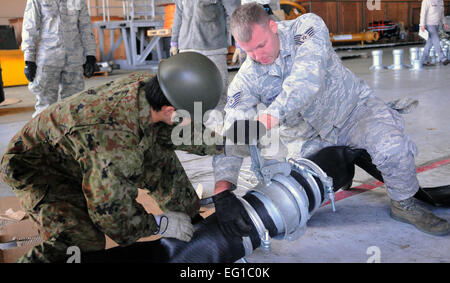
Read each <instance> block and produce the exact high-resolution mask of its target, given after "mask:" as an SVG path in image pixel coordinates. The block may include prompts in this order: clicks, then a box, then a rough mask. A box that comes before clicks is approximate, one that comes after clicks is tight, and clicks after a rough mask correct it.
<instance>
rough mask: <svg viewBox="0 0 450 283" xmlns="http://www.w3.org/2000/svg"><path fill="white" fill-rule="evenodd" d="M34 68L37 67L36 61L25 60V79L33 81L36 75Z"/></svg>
mask: <svg viewBox="0 0 450 283" xmlns="http://www.w3.org/2000/svg"><path fill="white" fill-rule="evenodd" d="M36 69H37V66H36V63H34V62H31V61H25V69H24V73H25V77H27V80H28V81H29V82H30V83H31V82H32V81H34V77H35V76H36Z"/></svg>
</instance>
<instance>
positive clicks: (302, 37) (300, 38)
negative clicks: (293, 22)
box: [294, 27, 315, 45]
mask: <svg viewBox="0 0 450 283" xmlns="http://www.w3.org/2000/svg"><path fill="white" fill-rule="evenodd" d="M314 33H315V32H314V28H313V27H310V28H309V29H307V30H306V31H305V33H302V34H297V35H294V41H295V44H297V45H302V44H303V43H305V41H307V40H308V39H310V38H311V37H313V36H314Z"/></svg>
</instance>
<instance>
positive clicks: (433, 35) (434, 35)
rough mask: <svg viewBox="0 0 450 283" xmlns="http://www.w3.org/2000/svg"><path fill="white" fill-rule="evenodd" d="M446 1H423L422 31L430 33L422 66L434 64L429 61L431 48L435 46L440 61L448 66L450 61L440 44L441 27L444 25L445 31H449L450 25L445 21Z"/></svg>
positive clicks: (421, 11)
mask: <svg viewBox="0 0 450 283" xmlns="http://www.w3.org/2000/svg"><path fill="white" fill-rule="evenodd" d="M444 10H445V9H444V1H443V0H423V1H422V7H421V9H420V29H421V30H422V31H425V30H427V31H428V39H427V43H426V44H425V48H424V50H423V54H422V58H421V61H422V64H423V65H424V66H431V65H432V64H431V63H430V62H429V61H428V59H429V58H428V57H429V54H430V49H431V46H432V45H434V49H435V50H436V52H437V54H438V56H439V61H440V62H441V63H442V64H444V65H447V64H448V63H449V61H448V60H447V58H445V57H444V53H443V52H442V49H441V45H440V43H439V34H438V31H439V26H440V25H442V24H444V25H445V29H446V30H447V29H448V23H446V21H445V15H444Z"/></svg>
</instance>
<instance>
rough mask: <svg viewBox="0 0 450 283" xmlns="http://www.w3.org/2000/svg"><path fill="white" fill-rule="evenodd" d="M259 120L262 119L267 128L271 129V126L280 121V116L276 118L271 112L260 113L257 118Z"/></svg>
mask: <svg viewBox="0 0 450 283" xmlns="http://www.w3.org/2000/svg"><path fill="white" fill-rule="evenodd" d="M256 120H258V121H260V122H261V123H263V124H264V126H265V127H266V129H267V130H268V131H269V130H270V129H271V128H273V127H276V126H277V125H278V124H279V123H280V121H279V120H278V118H275V117H274V116H271V115H269V114H262V115H259V116H258V118H257V119H256Z"/></svg>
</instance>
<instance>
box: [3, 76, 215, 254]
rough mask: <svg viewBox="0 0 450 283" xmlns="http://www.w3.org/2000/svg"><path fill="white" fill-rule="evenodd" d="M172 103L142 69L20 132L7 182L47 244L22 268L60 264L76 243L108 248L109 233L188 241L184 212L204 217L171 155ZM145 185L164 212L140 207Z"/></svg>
mask: <svg viewBox="0 0 450 283" xmlns="http://www.w3.org/2000/svg"><path fill="white" fill-rule="evenodd" d="M218 96H219V95H217V97H218ZM167 105H170V103H169V102H168V101H167V99H166V98H165V97H164V95H163V94H162V91H161V89H160V87H159V83H158V80H157V79H156V77H154V78H152V76H151V75H149V74H145V73H135V74H132V75H130V76H128V77H125V78H123V79H120V80H118V81H116V82H110V83H107V84H105V85H102V86H99V87H95V88H91V89H89V90H87V91H84V92H82V93H80V94H77V95H74V96H72V97H70V98H68V99H66V100H65V101H64V102H59V103H56V104H53V105H51V106H49V107H48V108H47V109H46V110H44V111H43V112H42V113H40V114H39V115H38V116H37V117H35V118H34V119H32V120H31V121H30V122H29V123H28V124H26V125H25V126H24V127H23V129H22V130H21V131H20V132H19V133H17V134H16V135H15V137H14V138H13V139H12V140H11V142H10V144H9V146H8V148H7V150H6V153H5V155H4V156H3V159H2V163H1V173H2V177H3V179H4V181H5V182H6V183H8V184H9V185H10V186H11V187H12V188H13V190H14V192H15V193H16V195H17V197H18V198H19V199H20V201H21V203H22V205H23V207H24V209H25V210H26V212H27V213H28V214H29V215H30V217H31V219H32V220H33V221H34V222H36V223H37V224H38V225H39V227H40V232H41V236H42V237H43V239H44V242H43V244H41V245H39V246H36V247H34V248H33V249H32V250H30V252H29V253H28V254H27V255H26V256H24V257H22V258H21V259H20V260H19V261H20V262H49V261H50V262H52V261H58V260H61V257H64V255H65V254H66V251H67V248H68V247H70V246H78V247H79V248H80V250H81V251H82V252H88V251H97V250H101V249H104V248H105V234H106V235H108V236H109V237H110V238H111V239H113V240H114V241H115V242H117V243H118V244H120V245H129V244H132V243H134V242H135V241H136V240H138V239H139V238H142V237H147V236H150V235H154V234H162V236H163V237H175V238H178V239H180V240H185V241H187V240H189V239H190V237H191V236H192V233H193V226H192V224H191V218H189V217H188V216H187V215H189V216H190V217H193V216H194V215H196V214H197V213H198V209H199V199H198V197H197V195H196V193H195V190H194V188H193V187H192V184H191V182H190V181H189V179H188V177H187V176H186V173H185V171H184V169H183V167H182V165H181V163H180V161H179V160H178V158H177V156H176V154H175V152H174V150H175V149H177V147H176V146H174V145H173V143H172V142H171V132H172V129H173V128H174V127H175V125H170V124H173V123H171V122H170V121H171V120H170V115H168V116H167V115H166V116H163V115H165V112H166V111H168V109H169V110H170V109H172V110H173V107H172V106H167ZM161 113H162V114H161ZM169 114H170V113H169ZM182 149H183V150H187V151H189V152H191V153H194V154H199V155H206V154H209V155H212V154H220V153H221V152H222V150H220V147H216V146H204V145H196V146H187V145H184V146H183V148H182ZM138 188H143V189H144V188H145V189H147V190H148V191H149V194H150V195H151V196H152V197H153V198H154V199H155V200H156V201H157V203H158V204H159V206H160V208H161V209H162V210H163V211H165V213H164V214H163V215H162V216H159V217H158V216H155V217H154V216H153V215H152V214H148V213H147V212H146V211H145V210H144V208H143V207H142V206H141V205H140V204H139V203H137V202H136V197H137V192H138V191H137V189H138ZM186 214H187V215H186ZM163 220H164V221H165V222H164V223H162V222H163ZM158 222H159V225H158ZM167 222H168V223H167ZM163 224H165V226H164V227H163V228H162V226H163Z"/></svg>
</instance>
